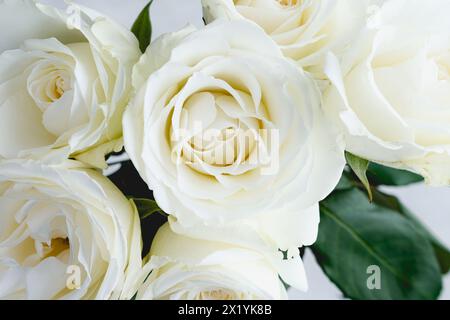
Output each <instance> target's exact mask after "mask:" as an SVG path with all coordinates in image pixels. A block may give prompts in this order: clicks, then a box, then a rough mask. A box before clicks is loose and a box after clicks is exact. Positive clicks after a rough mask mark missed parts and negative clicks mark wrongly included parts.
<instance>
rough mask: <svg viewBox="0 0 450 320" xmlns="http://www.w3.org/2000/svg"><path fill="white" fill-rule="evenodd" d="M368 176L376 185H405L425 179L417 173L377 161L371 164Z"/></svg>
mask: <svg viewBox="0 0 450 320" xmlns="http://www.w3.org/2000/svg"><path fill="white" fill-rule="evenodd" d="M367 177H368V178H369V181H370V183H371V184H372V185H375V186H378V185H385V186H404V185H408V184H412V183H417V182H421V181H423V178H422V177H421V176H419V175H417V174H415V173H412V172H409V171H406V170H399V169H394V168H389V167H385V166H382V165H380V164H377V163H371V164H370V165H369V168H368V170H367Z"/></svg>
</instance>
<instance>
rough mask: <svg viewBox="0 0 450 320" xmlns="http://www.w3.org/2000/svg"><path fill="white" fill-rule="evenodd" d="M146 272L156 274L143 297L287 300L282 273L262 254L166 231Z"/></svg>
mask: <svg viewBox="0 0 450 320" xmlns="http://www.w3.org/2000/svg"><path fill="white" fill-rule="evenodd" d="M150 256H151V259H150V261H149V262H148V264H147V265H146V266H145V268H147V269H149V270H148V271H151V273H150V275H149V276H148V278H147V279H146V280H145V282H144V283H143V284H142V286H141V287H140V288H139V290H138V294H137V297H136V298H137V299H149V300H156V299H160V300H168V299H175V300H179V299H184V300H269V299H275V300H279V299H286V298H287V294H286V290H285V288H284V285H283V283H282V282H281V281H280V279H279V277H278V274H277V272H276V271H275V270H274V268H273V267H272V265H271V264H270V262H269V261H267V260H266V259H265V258H264V256H261V255H260V254H258V253H257V252H254V251H250V250H246V249H243V248H239V247H233V246H230V245H227V244H224V243H219V242H213V241H199V240H194V239H191V238H187V237H183V236H180V235H177V234H175V233H173V232H172V231H171V230H170V228H169V226H168V225H167V224H166V225H164V226H162V227H161V228H160V230H159V231H158V233H157V235H156V237H155V239H154V240H153V244H152V248H151V250H150Z"/></svg>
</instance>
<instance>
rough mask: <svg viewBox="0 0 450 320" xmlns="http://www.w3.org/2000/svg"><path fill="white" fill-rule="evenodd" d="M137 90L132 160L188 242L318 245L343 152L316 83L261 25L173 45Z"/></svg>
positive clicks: (229, 26)
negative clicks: (324, 206) (323, 205)
mask: <svg viewBox="0 0 450 320" xmlns="http://www.w3.org/2000/svg"><path fill="white" fill-rule="evenodd" d="M134 85H135V86H136V90H137V91H138V93H137V96H136V97H135V98H134V99H133V101H132V103H131V104H130V106H129V108H128V109H127V111H126V112H125V115H124V138H125V146H126V150H127V152H128V153H129V155H130V158H131V159H132V161H133V163H134V165H135V167H136V168H137V170H138V171H139V172H140V174H141V176H142V177H143V178H144V180H145V181H146V182H147V183H148V184H149V186H150V188H151V189H152V190H153V192H154V196H155V199H156V200H157V202H158V204H159V205H160V207H161V208H162V209H163V210H164V211H165V212H167V213H169V214H172V215H174V216H175V217H176V218H177V224H179V226H180V229H179V232H183V231H181V227H182V228H185V229H189V230H188V231H186V232H189V233H193V234H192V236H195V233H196V232H199V233H201V234H202V235H201V237H203V235H205V234H206V233H208V232H210V233H211V234H206V236H205V237H206V238H211V237H215V236H216V235H217V234H219V233H220V234H222V233H223V230H225V229H230V230H234V231H235V232H236V235H238V234H240V235H241V238H239V236H236V239H231V238H232V237H231V236H229V235H227V234H224V237H225V238H229V239H228V240H230V241H231V240H236V241H239V242H240V241H241V240H242V241H243V242H245V243H247V244H248V246H251V247H253V246H257V247H258V248H259V247H261V246H263V243H265V244H266V245H267V244H268V245H269V246H270V250H272V251H277V250H278V248H282V249H283V250H287V249H290V248H293V247H299V246H302V245H306V244H308V245H309V244H312V243H313V242H314V241H315V239H316V236H317V228H318V223H319V210H318V202H319V201H320V200H321V199H323V198H324V197H326V196H327V195H328V194H329V193H330V192H331V191H332V190H333V188H334V187H335V185H336V184H337V182H338V180H339V178H340V176H341V173H342V170H343V167H344V163H345V161H344V157H343V149H342V148H341V146H340V144H339V143H338V142H337V140H338V138H337V137H336V136H334V135H333V134H334V133H333V131H332V130H331V128H330V126H329V125H328V123H327V122H326V121H325V120H324V117H323V116H322V113H321V110H320V94H319V93H318V90H317V88H316V87H315V85H314V82H313V81H312V80H311V79H310V78H308V77H307V76H306V75H305V74H304V73H303V72H302V71H301V70H298V68H297V67H296V66H295V65H294V64H291V63H290V62H289V61H287V60H286V59H284V58H283V56H282V54H281V52H280V50H279V48H278V47H277V46H276V44H275V43H274V42H273V41H272V40H271V39H270V38H269V37H268V36H267V35H266V34H265V33H264V32H263V31H262V30H261V29H260V28H259V27H258V26H256V25H254V24H253V23H250V22H246V21H231V22H227V21H217V22H215V23H212V24H210V25H208V26H207V27H206V28H204V29H202V30H199V31H193V30H191V29H185V30H182V31H180V32H178V33H175V34H171V35H166V36H163V37H162V38H160V39H159V40H157V41H155V42H154V43H153V44H152V45H151V46H150V48H149V50H148V51H147V53H146V54H144V55H143V57H142V59H141V61H140V63H139V64H137V65H136V67H135V71H134ZM177 132H182V133H183V134H181V135H180V136H177ZM211 132H212V133H213V134H212V135H211V136H209V137H207V134H209V133H211ZM266 133H267V134H266ZM202 227H205V228H206V231H207V232H205V233H204V232H203V231H201V230H200V229H201V228H202ZM215 228H217V229H218V232H217V233H215V232H214V231H212V230H213V229H215ZM248 228H251V229H252V230H249V229H248ZM208 230H209V231H208ZM250 232H254V237H250V236H249V235H248V233H250ZM199 237H200V236H199ZM243 238H245V239H243ZM250 238H251V240H250ZM241 244H242V243H241ZM261 250H262V247H261Z"/></svg>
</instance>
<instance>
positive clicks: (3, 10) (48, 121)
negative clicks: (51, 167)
mask: <svg viewBox="0 0 450 320" xmlns="http://www.w3.org/2000/svg"><path fill="white" fill-rule="evenodd" d="M0 37H1V39H2V40H1V42H0V158H2V157H3V158H8V159H10V158H17V157H20V158H33V159H45V160H46V161H47V160H48V161H50V162H53V163H54V162H57V161H62V160H64V159H66V158H68V157H72V158H78V159H80V160H82V161H84V162H87V163H89V164H91V165H94V166H98V167H104V166H105V165H106V164H105V162H104V155H105V154H106V153H109V152H111V151H113V150H114V151H118V150H120V149H121V147H122V144H123V143H122V126H121V119H122V114H123V111H124V108H125V106H126V105H127V103H128V98H129V95H130V87H131V69H132V66H133V65H134V64H135V63H136V62H137V60H138V59H139V56H140V52H139V46H138V42H137V40H136V38H135V37H134V35H133V34H132V33H131V32H129V31H127V30H126V29H125V28H123V27H121V26H119V25H118V24H116V23H115V22H113V21H112V20H110V19H108V18H105V17H103V16H101V15H99V14H98V13H96V12H94V11H92V10H89V9H85V8H81V7H79V6H75V5H73V6H70V7H68V9H67V10H66V12H62V11H59V10H58V9H56V8H53V7H49V6H45V5H42V4H39V3H36V2H34V1H33V0H16V1H11V0H2V1H0Z"/></svg>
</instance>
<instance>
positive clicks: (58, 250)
mask: <svg viewBox="0 0 450 320" xmlns="http://www.w3.org/2000/svg"><path fill="white" fill-rule="evenodd" d="M0 211H1V215H0V299H38V300H41V299H117V298H127V299H129V298H131V297H132V296H133V295H134V293H135V292H136V288H134V287H133V286H132V285H131V284H134V283H135V281H134V277H135V274H136V273H139V272H140V270H141V257H140V255H141V247H142V246H141V238H140V237H141V234H140V224H139V216H138V214H137V211H136V210H135V207H134V205H133V204H132V203H130V202H129V201H128V200H127V199H126V198H125V197H124V196H123V195H122V194H121V192H120V191H119V190H118V189H117V188H116V187H115V186H114V185H113V184H112V183H111V182H110V181H109V180H108V179H106V178H105V177H103V176H102V175H101V174H99V173H97V172H96V171H92V170H86V169H82V168H79V164H77V163H75V162H67V163H64V164H63V165H60V166H58V167H52V166H46V165H42V164H40V163H37V162H30V161H2V162H1V163H0Z"/></svg>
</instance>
